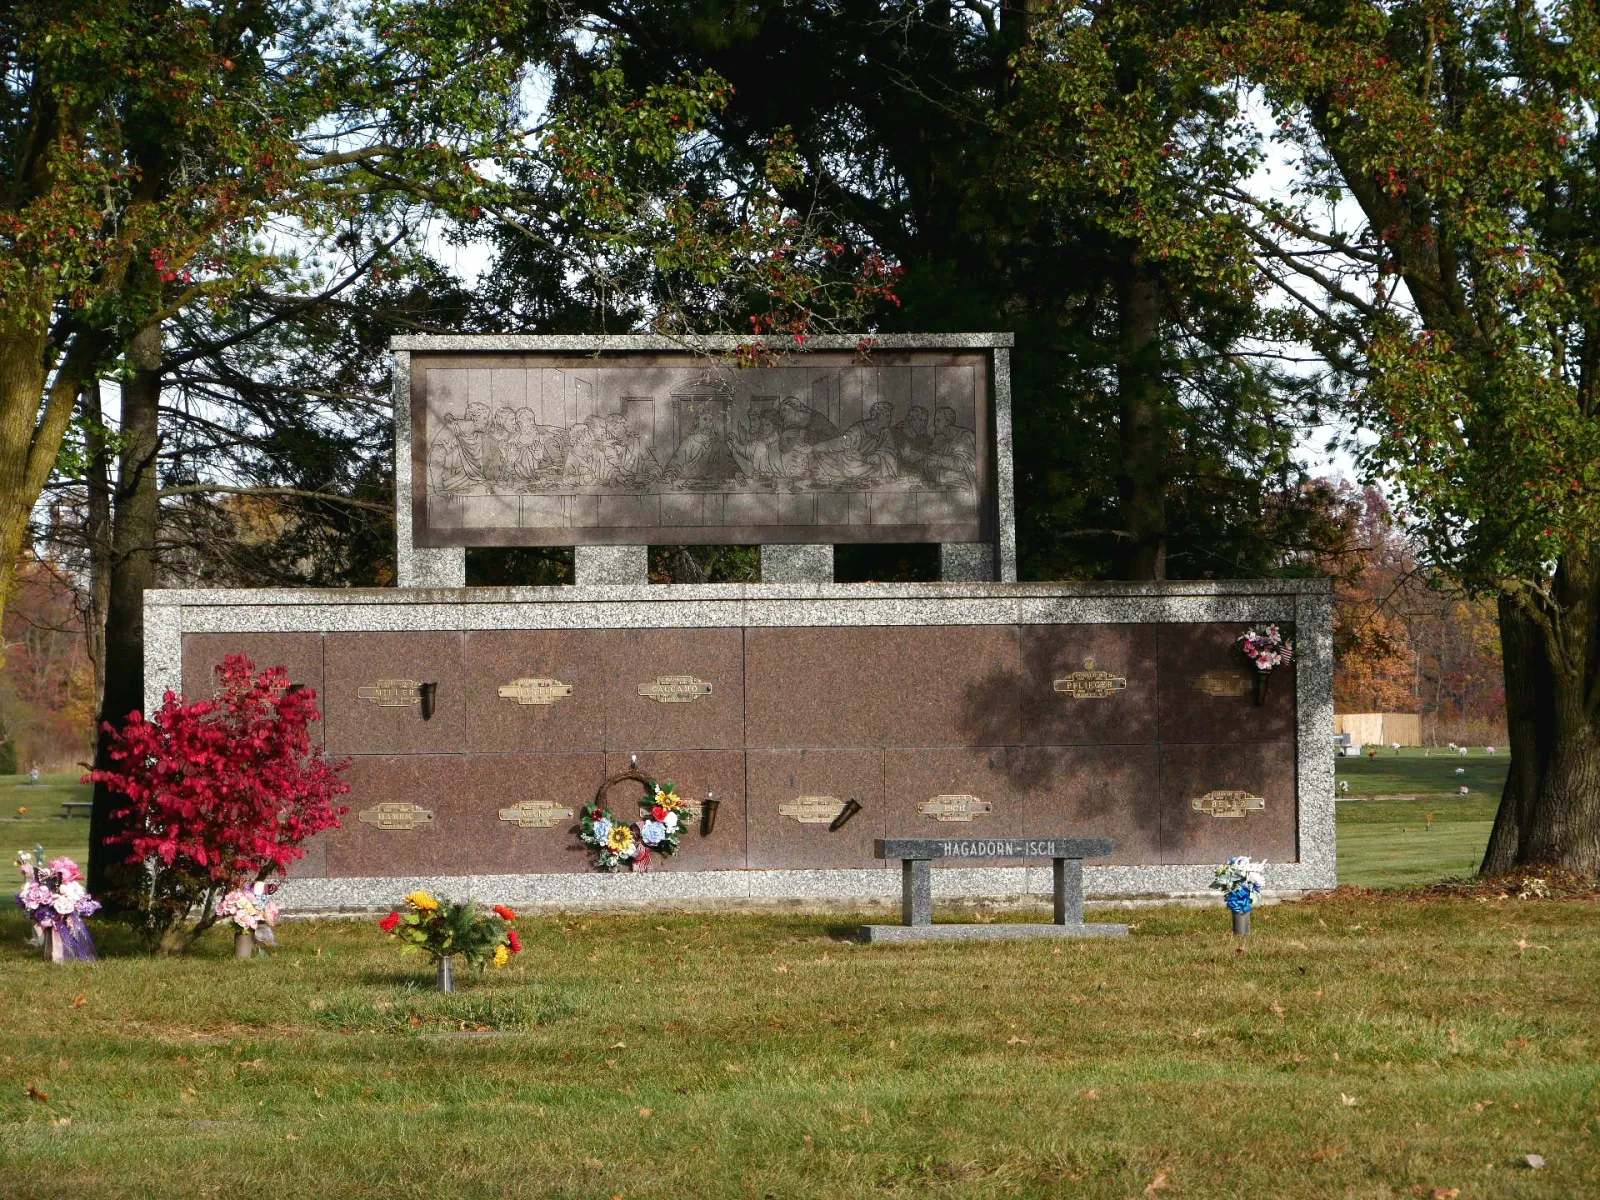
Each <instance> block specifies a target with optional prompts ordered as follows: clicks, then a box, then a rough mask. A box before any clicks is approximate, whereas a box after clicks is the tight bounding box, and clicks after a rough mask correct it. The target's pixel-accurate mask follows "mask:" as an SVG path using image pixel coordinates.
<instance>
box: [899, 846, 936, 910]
mask: <svg viewBox="0 0 1600 1200" xmlns="http://www.w3.org/2000/svg"><path fill="white" fill-rule="evenodd" d="M900 923H901V924H902V925H932V924H933V863H932V862H930V861H929V860H928V859H926V858H904V859H901V860H900Z"/></svg>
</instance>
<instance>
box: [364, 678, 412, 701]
mask: <svg viewBox="0 0 1600 1200" xmlns="http://www.w3.org/2000/svg"><path fill="white" fill-rule="evenodd" d="M356 695H358V696H360V697H361V698H362V699H363V700H366V701H369V702H370V703H372V704H376V705H377V706H378V707H379V708H404V707H405V706H406V705H408V704H418V703H421V701H422V685H421V684H420V683H418V682H417V681H416V680H415V679H380V680H378V682H376V683H370V684H367V685H366V686H365V687H359V688H357V689H356Z"/></svg>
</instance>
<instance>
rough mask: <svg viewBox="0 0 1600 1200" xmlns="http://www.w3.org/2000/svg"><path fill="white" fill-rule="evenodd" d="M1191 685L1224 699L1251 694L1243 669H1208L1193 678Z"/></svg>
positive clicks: (1207, 693) (1196, 689)
mask: <svg viewBox="0 0 1600 1200" xmlns="http://www.w3.org/2000/svg"><path fill="white" fill-rule="evenodd" d="M1189 686H1190V687H1192V688H1194V690H1195V691H1197V692H1204V693H1205V694H1206V695H1208V696H1216V697H1217V698H1218V699H1222V700H1237V699H1238V698H1240V697H1241V696H1248V695H1249V694H1250V682H1249V680H1247V679H1246V678H1245V675H1244V672H1243V671H1226V670H1217V671H1207V672H1206V673H1205V674H1203V675H1196V676H1195V677H1194V678H1193V679H1191V680H1190V681H1189Z"/></svg>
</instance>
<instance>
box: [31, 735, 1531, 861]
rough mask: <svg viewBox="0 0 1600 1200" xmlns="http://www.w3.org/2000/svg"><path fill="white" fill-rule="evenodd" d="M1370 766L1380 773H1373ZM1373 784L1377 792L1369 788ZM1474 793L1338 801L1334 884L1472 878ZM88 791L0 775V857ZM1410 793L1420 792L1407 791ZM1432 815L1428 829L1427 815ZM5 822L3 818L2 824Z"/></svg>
mask: <svg viewBox="0 0 1600 1200" xmlns="http://www.w3.org/2000/svg"><path fill="white" fill-rule="evenodd" d="M1508 761H1509V760H1507V759H1505V758H1503V757H1502V758H1499V759H1489V758H1485V757H1482V756H1481V755H1480V757H1478V758H1476V759H1469V760H1468V764H1469V766H1468V769H1469V770H1476V771H1479V772H1480V773H1481V774H1480V775H1478V776H1474V780H1475V781H1477V780H1479V779H1483V778H1489V777H1491V776H1493V775H1494V773H1495V772H1498V773H1499V780H1501V781H1503V779H1504V774H1505V768H1506V763H1507V762H1508ZM1439 762H1440V760H1437V759H1424V758H1422V757H1421V755H1420V752H1418V753H1417V754H1416V755H1414V756H1410V757H1404V756H1403V757H1401V758H1399V759H1398V760H1397V759H1394V758H1393V757H1390V758H1389V759H1387V760H1385V759H1378V760H1376V762H1375V761H1374V760H1372V759H1365V758H1362V759H1354V758H1341V759H1339V760H1338V764H1339V772H1338V777H1339V778H1341V779H1346V778H1349V779H1352V780H1353V782H1352V787H1351V791H1352V793H1353V794H1363V793H1362V792H1359V791H1357V783H1358V782H1359V783H1360V784H1363V785H1367V786H1369V787H1370V789H1371V790H1373V791H1390V790H1407V789H1404V788H1402V789H1393V788H1392V787H1391V785H1392V783H1393V781H1394V779H1395V778H1396V775H1395V771H1396V770H1398V769H1399V768H1401V767H1405V766H1410V767H1412V768H1414V769H1415V771H1416V772H1417V774H1418V776H1419V777H1420V778H1422V779H1423V780H1424V781H1425V780H1426V779H1427V778H1428V777H1429V775H1428V773H1429V772H1432V773H1433V774H1434V775H1438V774H1440V768H1439ZM1375 766H1377V767H1386V768H1387V772H1386V773H1383V772H1379V771H1377V770H1376V769H1375ZM1444 766H1445V768H1446V769H1447V770H1448V772H1450V773H1449V775H1448V778H1451V779H1454V778H1455V775H1454V774H1453V772H1454V767H1453V766H1451V765H1450V763H1449V762H1448V761H1445V763H1444ZM1373 780H1378V781H1380V785H1379V786H1371V785H1372V781H1373ZM1469 786H1472V787H1473V791H1472V792H1471V794H1470V795H1468V796H1466V797H1461V796H1454V795H1443V796H1435V797H1433V798H1430V799H1424V800H1362V801H1351V800H1346V801H1341V802H1340V804H1339V806H1338V820H1339V879H1340V882H1342V883H1353V884H1357V885H1359V886H1361V887H1392V886H1397V885H1405V884H1421V883H1432V882H1434V881H1435V880H1438V879H1444V878H1447V877H1454V876H1463V875H1472V874H1475V873H1476V872H1477V869H1478V863H1479V861H1480V860H1481V859H1482V858H1483V848H1484V846H1485V845H1487V844H1488V841H1489V830H1490V827H1491V826H1492V825H1493V823H1494V810H1495V805H1496V804H1497V803H1498V800H1499V795H1500V792H1499V782H1497V781H1496V782H1492V786H1491V787H1483V786H1479V785H1478V784H1477V783H1475V784H1474V785H1469ZM89 790H90V789H89V788H87V787H85V786H83V785H81V784H79V783H78V782H77V777H76V776H73V775H52V776H46V777H45V782H44V783H43V784H41V785H40V786H39V787H30V786H29V785H28V783H27V777H26V776H17V775H12V776H0V851H4V852H5V853H6V854H11V853H14V852H15V851H17V850H25V849H31V848H32V847H33V846H34V844H35V843H42V844H43V845H44V848H45V850H46V852H47V853H48V854H50V855H51V856H52V857H53V856H55V855H58V854H70V855H71V856H72V857H73V858H76V859H77V860H78V861H79V862H82V861H83V860H84V859H85V858H86V857H87V855H88V837H89V822H88V821H86V820H83V819H73V820H70V821H68V820H62V819H61V818H60V817H59V816H58V815H56V814H59V813H60V811H61V802H62V801H63V800H69V799H84V800H87V799H88V798H89ZM1409 790H1412V791H1421V790H1423V789H1422V788H1419V787H1415V786H1413V787H1411V788H1410V789H1409ZM21 806H25V807H26V808H27V809H28V815H27V817H26V818H25V819H21V820H18V819H16V818H15V816H14V814H15V813H16V810H17V808H18V807H21ZM1429 812H1432V813H1433V814H1434V821H1433V828H1432V830H1431V831H1430V830H1429V829H1428V828H1427V816H1426V814H1427V813H1429ZM6 818H10V819H6Z"/></svg>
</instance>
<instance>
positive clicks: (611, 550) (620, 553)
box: [572, 546, 650, 587]
mask: <svg viewBox="0 0 1600 1200" xmlns="http://www.w3.org/2000/svg"><path fill="white" fill-rule="evenodd" d="M572 579H573V582H574V583H576V584H577V585H578V586H580V587H587V586H592V585H606V584H617V583H637V584H648V583H649V582H650V547H649V546H574V547H573V548H572Z"/></svg>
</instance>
